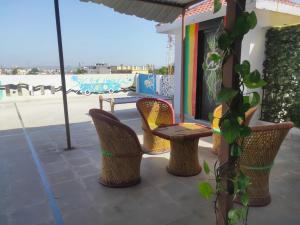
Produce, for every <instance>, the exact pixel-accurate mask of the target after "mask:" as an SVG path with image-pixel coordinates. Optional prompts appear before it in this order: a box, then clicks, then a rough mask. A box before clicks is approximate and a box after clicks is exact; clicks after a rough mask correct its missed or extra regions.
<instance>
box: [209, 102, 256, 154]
mask: <svg viewBox="0 0 300 225" xmlns="http://www.w3.org/2000/svg"><path fill="white" fill-rule="evenodd" d="M256 109H257V108H256V107H252V108H250V109H249V110H248V111H247V112H246V115H245V122H244V124H245V125H248V124H249V123H250V120H251V118H252V116H253V115H254V113H255V112H256ZM221 117H222V105H219V106H218V107H216V108H215V110H214V112H213V122H212V128H213V135H212V138H213V148H212V151H213V153H215V154H218V152H219V151H220V147H221V130H220V128H219V122H220V119H221Z"/></svg>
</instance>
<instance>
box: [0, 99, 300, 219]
mask: <svg viewBox="0 0 300 225" xmlns="http://www.w3.org/2000/svg"><path fill="white" fill-rule="evenodd" d="M16 106H17V108H18V109H19V111H20V115H21V117H22V119H23V121H24V125H25V131H26V132H27V134H28V136H29V139H30V141H31V142H32V144H33V147H34V151H36V153H37V158H36V161H37V162H40V165H41V169H42V170H43V171H45V178H46V179H47V182H48V183H49V190H50V192H53V197H54V198H53V200H54V203H56V205H57V207H54V206H55V205H54V206H53V201H51V199H50V200H49V196H50V197H51V193H50V195H49V192H47V187H46V188H45V185H44V183H45V182H44V183H43V182H42V179H41V177H40V175H39V172H38V169H37V166H36V164H35V161H34V158H33V155H34V154H32V152H31V151H30V148H29V145H28V140H26V138H25V135H24V131H23V130H22V126H21V123H20V119H19V117H18V115H17V111H16ZM16 106H15V105H14V103H9V102H6V103H1V104H0V198H1V199H0V225H12V224H13V225H55V224H57V225H62V224H65V225H117V224H118V225H119V224H122V225H127V224H128V225H196V224H203V225H213V224H214V213H213V207H212V205H213V204H212V202H209V201H206V200H203V199H202V198H201V197H200V196H199V194H198V192H197V183H198V182H199V181H201V180H203V179H205V176H204V175H203V173H201V174H200V175H198V176H195V177H189V178H181V177H175V176H172V175H170V174H168V173H167V172H166V170H165V168H166V166H167V163H168V154H164V155H158V156H147V155H145V156H144V158H143V160H142V166H141V176H142V182H141V184H139V185H138V186H135V187H131V188H125V189H110V188H106V187H103V186H101V185H100V184H98V182H97V179H98V174H99V167H100V154H99V142H98V138H97V135H96V132H95V129H94V127H93V124H92V123H91V120H90V118H89V117H88V115H87V112H88V109H89V108H92V107H97V106H98V105H97V99H96V97H95V96H90V97H76V98H75V97H74V98H70V99H69V110H70V121H71V123H72V125H71V134H72V141H73V145H74V147H75V149H74V150H73V151H63V148H64V147H65V133H64V132H65V130H64V126H63V125H62V124H63V121H64V120H63V111H62V105H61V101H60V100H58V99H49V100H46V99H44V100H36V101H20V102H17V104H16ZM107 107H108V106H107ZM116 110H117V111H116V115H117V116H118V117H119V118H121V119H122V121H123V122H124V123H126V124H127V125H129V126H130V127H132V128H133V129H134V130H135V131H136V132H137V134H138V136H139V139H140V141H142V132H141V129H140V120H139V116H138V113H137V111H136V110H135V108H134V104H132V105H124V106H117V108H116ZM299 133H300V132H299V130H298V129H293V130H292V132H291V133H290V134H289V136H288V137H287V139H286V140H285V141H284V143H283V145H282V147H281V149H280V153H279V155H278V157H277V159H276V162H275V166H274V168H273V170H272V175H271V185H270V186H271V195H272V203H271V205H269V206H267V207H263V208H255V209H251V210H250V214H249V225H254V224H255V225H268V224H270V225H297V224H300V217H299V215H298V213H299V209H300V191H299V190H300V164H299V160H300V147H299V146H300V134H299ZM210 142H211V139H210V138H205V139H201V140H200V142H199V157H200V160H201V161H202V160H203V159H206V160H208V161H209V162H210V163H213V162H214V161H215V159H216V156H215V155H213V154H212V153H211V152H210V147H211V144H210ZM33 153H34V152H33ZM53 209H56V210H57V211H59V212H60V213H61V215H62V219H63V223H61V224H59V223H56V222H55V217H54V214H53ZM57 211H56V212H57ZM54 212H55V210H54Z"/></svg>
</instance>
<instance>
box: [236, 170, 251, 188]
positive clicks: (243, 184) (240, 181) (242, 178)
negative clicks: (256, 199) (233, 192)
mask: <svg viewBox="0 0 300 225" xmlns="http://www.w3.org/2000/svg"><path fill="white" fill-rule="evenodd" d="M235 181H236V184H237V189H238V190H242V191H245V190H246V189H247V187H248V186H249V185H250V184H251V182H250V177H248V176H246V175H245V174H244V173H243V172H241V171H240V172H239V174H238V175H237V177H236V178H235Z"/></svg>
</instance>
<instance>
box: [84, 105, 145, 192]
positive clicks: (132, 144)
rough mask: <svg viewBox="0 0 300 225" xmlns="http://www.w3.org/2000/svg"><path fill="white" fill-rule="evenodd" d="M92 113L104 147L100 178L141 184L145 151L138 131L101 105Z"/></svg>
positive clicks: (105, 182)
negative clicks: (100, 108)
mask: <svg viewBox="0 0 300 225" xmlns="http://www.w3.org/2000/svg"><path fill="white" fill-rule="evenodd" d="M106 113H107V112H106ZM89 114H90V115H91V117H92V119H93V122H94V124H95V127H96V130H97V133H98V137H99V140H100V144H101V150H102V169H101V172H100V173H101V175H100V178H99V182H100V183H101V184H103V185H105V186H109V187H128V186H132V185H135V184H138V183H139V182H140V164H141V160H142V154H143V153H142V147H141V145H140V143H139V141H138V138H137V136H136V133H135V132H134V131H133V130H132V129H131V128H129V127H128V126H126V125H124V124H122V123H121V122H120V121H118V120H117V119H116V118H114V116H105V113H103V112H102V111H101V110H99V109H91V110H90V111H89Z"/></svg>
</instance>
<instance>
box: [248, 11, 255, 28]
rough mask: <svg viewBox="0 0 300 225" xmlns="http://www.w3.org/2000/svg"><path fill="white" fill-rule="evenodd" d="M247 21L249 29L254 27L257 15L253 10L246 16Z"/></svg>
mask: <svg viewBox="0 0 300 225" xmlns="http://www.w3.org/2000/svg"><path fill="white" fill-rule="evenodd" d="M247 23H248V24H249V25H250V26H249V27H250V29H254V28H255V27H256V24H257V17H256V14H255V12H254V11H252V12H251V13H250V14H249V15H248V16H247Z"/></svg>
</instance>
